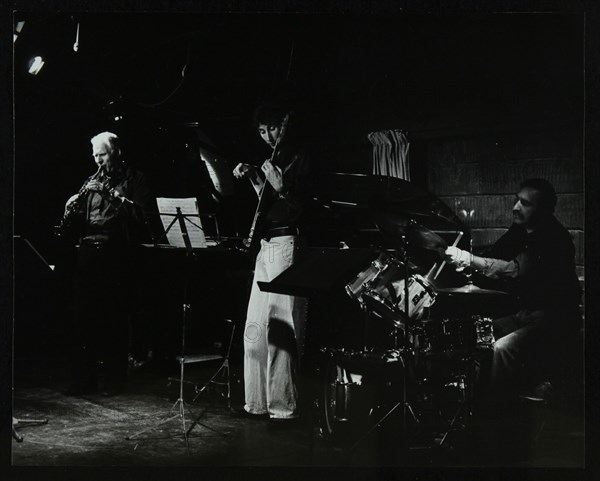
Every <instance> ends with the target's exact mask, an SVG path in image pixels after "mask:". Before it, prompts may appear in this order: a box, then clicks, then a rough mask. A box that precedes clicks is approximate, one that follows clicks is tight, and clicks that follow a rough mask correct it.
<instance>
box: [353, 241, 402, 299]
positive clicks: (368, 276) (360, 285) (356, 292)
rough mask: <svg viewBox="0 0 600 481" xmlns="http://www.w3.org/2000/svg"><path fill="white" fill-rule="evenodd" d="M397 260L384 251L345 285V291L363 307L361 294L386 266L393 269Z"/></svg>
mask: <svg viewBox="0 0 600 481" xmlns="http://www.w3.org/2000/svg"><path fill="white" fill-rule="evenodd" d="M397 264H398V261H397V260H396V259H394V258H393V257H391V256H390V255H389V254H386V253H385V252H381V253H380V254H379V256H377V258H376V259H375V260H373V262H371V264H370V265H369V267H367V268H366V269H365V270H364V271H362V272H360V273H359V274H358V275H357V276H356V277H355V278H354V280H353V281H352V282H350V283H348V284H347V285H346V293H347V294H348V295H349V296H350V297H351V298H352V299H354V300H355V301H358V303H359V304H360V305H361V307H362V308H363V309H364V308H365V305H364V302H363V298H362V295H363V293H364V292H365V290H366V289H368V288H369V286H370V285H371V283H372V282H373V281H374V279H377V278H378V277H379V276H380V275H381V274H382V272H384V271H385V270H387V269H388V268H392V269H395V267H396V265H397Z"/></svg>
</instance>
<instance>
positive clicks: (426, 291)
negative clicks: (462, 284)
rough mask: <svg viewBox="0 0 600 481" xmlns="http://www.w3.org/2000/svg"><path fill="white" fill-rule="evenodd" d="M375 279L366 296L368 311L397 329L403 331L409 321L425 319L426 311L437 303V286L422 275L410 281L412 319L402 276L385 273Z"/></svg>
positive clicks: (411, 278) (409, 300) (394, 273)
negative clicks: (435, 287) (404, 325)
mask: <svg viewBox="0 0 600 481" xmlns="http://www.w3.org/2000/svg"><path fill="white" fill-rule="evenodd" d="M384 274H385V275H383V276H380V277H379V278H377V279H374V280H373V281H372V283H371V285H370V286H369V289H367V290H366V291H365V292H364V293H363V301H364V303H365V304H366V305H367V307H368V308H369V309H370V310H371V311H372V312H374V313H376V314H378V315H379V316H380V317H382V318H383V319H385V320H387V321H389V322H391V323H392V324H393V325H394V326H395V327H401V326H402V325H403V323H404V321H405V320H406V319H407V318H408V319H421V318H422V317H423V314H424V313H425V308H428V307H430V306H431V305H432V304H433V303H434V302H435V296H436V293H435V289H434V288H433V285H432V284H431V283H429V281H427V279H425V278H424V277H423V276H421V275H419V274H413V275H412V276H410V277H409V278H408V316H407V315H406V305H405V299H406V296H405V294H406V292H405V282H404V278H403V276H402V272H400V271H399V270H398V271H395V272H385V273H384Z"/></svg>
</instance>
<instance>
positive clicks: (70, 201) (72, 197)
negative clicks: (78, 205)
mask: <svg viewBox="0 0 600 481" xmlns="http://www.w3.org/2000/svg"><path fill="white" fill-rule="evenodd" d="M77 199H79V194H75V195H72V196H71V197H69V200H67V203H66V204H65V211H66V210H67V209H68V208H69V207H70V205H71V204H72V203H73V202H75V201H77Z"/></svg>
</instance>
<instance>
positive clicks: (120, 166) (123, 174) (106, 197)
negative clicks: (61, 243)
mask: <svg viewBox="0 0 600 481" xmlns="http://www.w3.org/2000/svg"><path fill="white" fill-rule="evenodd" d="M91 144H92V156H93V159H94V162H95V164H96V166H97V168H98V170H97V172H96V173H95V174H94V175H93V176H91V177H90V178H89V179H87V180H86V182H85V183H84V186H83V188H82V189H81V190H80V192H79V193H77V194H75V195H73V196H71V197H70V198H69V200H68V201H67V203H66V205H65V211H66V212H70V214H71V217H73V218H74V222H73V224H74V227H75V228H76V231H77V234H78V237H79V248H78V252H77V267H76V271H75V276H74V291H75V292H74V293H75V296H74V308H75V316H74V321H75V322H74V324H73V327H72V335H73V338H74V345H73V351H72V353H71V354H72V356H71V364H72V375H73V383H72V385H71V386H70V387H69V389H68V390H67V394H70V395H78V394H84V393H89V392H96V391H99V392H100V393H101V394H104V395H110V394H112V393H115V392H117V391H118V390H120V389H121V388H122V387H123V384H124V382H125V380H126V374H127V352H128V341H129V338H128V331H129V312H130V302H131V294H130V289H129V288H130V282H129V279H130V276H131V274H132V266H131V262H132V261H131V255H130V254H131V247H132V246H134V245H135V244H137V243H138V242H139V241H140V239H141V238H142V237H143V234H144V207H145V206H146V205H147V203H148V202H149V200H150V189H149V187H148V183H147V181H146V178H145V176H144V174H142V173H141V172H139V171H137V170H135V169H133V168H131V167H128V166H126V165H125V163H124V162H123V157H122V153H121V145H120V140H119V137H118V136H117V135H115V134H113V133H112V132H102V133H99V134H98V135H96V136H94V137H93V138H92V139H91Z"/></svg>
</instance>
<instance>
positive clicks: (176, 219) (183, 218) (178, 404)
mask: <svg viewBox="0 0 600 481" xmlns="http://www.w3.org/2000/svg"><path fill="white" fill-rule="evenodd" d="M169 200H171V201H176V200H177V199H169ZM182 202H183V200H182ZM188 210H191V209H188ZM159 215H161V216H167V217H169V216H172V217H173V220H172V221H171V222H170V223H169V225H168V226H167V227H166V229H165V232H164V234H163V235H162V236H161V237H160V238H159V239H158V240H156V241H155V246H158V243H159V242H160V241H161V240H162V239H163V238H164V237H166V236H167V235H168V234H169V232H170V231H171V229H172V228H173V226H174V225H178V226H179V228H180V229H181V237H182V239H183V245H184V246H185V251H186V262H185V263H184V274H183V303H182V319H181V355H180V356H178V357H177V361H179V365H180V368H179V397H178V398H177V400H176V401H175V403H174V404H173V406H171V409H170V411H169V412H170V413H172V412H173V411H174V410H175V409H176V408H177V410H178V412H177V414H174V415H172V416H169V417H168V418H166V419H163V420H162V421H159V422H158V423H157V424H156V425H154V426H150V427H148V428H145V429H143V430H141V431H138V432H136V433H134V434H132V435H130V436H127V437H126V438H125V439H126V440H131V439H133V438H135V437H137V436H139V435H140V434H143V433H145V432H147V431H149V430H151V429H154V428H155V427H157V426H160V425H162V424H165V423H168V422H169V421H172V420H173V419H176V418H180V419H181V427H182V433H183V437H184V439H185V446H186V450H187V452H188V453H189V439H188V436H189V433H190V431H191V430H192V428H193V427H195V426H196V425H200V426H202V427H205V428H206V429H209V430H211V431H214V432H216V433H217V434H221V433H219V432H218V431H216V430H215V429H213V428H211V427H209V426H206V425H205V424H202V423H200V422H199V421H198V418H197V417H196V415H195V414H194V413H193V411H192V410H191V409H190V408H189V407H188V408H187V410H188V411H189V412H190V413H191V414H192V416H194V418H196V419H195V421H194V424H193V425H192V426H191V427H190V428H189V429H188V428H187V427H186V420H185V413H186V403H185V400H184V398H183V384H184V366H185V365H186V364H188V363H190V362H195V361H194V360H193V359H188V358H187V357H186V349H185V331H186V325H187V318H188V311H189V309H190V303H189V301H188V291H189V280H190V273H191V269H190V263H191V262H192V261H193V260H195V259H196V255H195V253H194V250H193V246H192V241H191V239H190V235H189V232H188V228H187V225H186V222H187V223H189V224H190V225H192V226H194V227H197V228H198V229H200V232H201V231H202V227H200V226H199V225H198V224H195V223H194V222H193V221H192V220H190V219H189V218H190V217H197V218H200V214H199V213H198V209H197V206H196V208H195V211H191V212H188V213H186V214H184V213H183V212H182V210H181V207H180V206H178V205H177V206H175V214H173V213H171V212H163V213H160V212H159ZM176 223H177V224H176ZM202 239H204V236H203V235H202ZM204 247H206V241H205V240H204Z"/></svg>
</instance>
